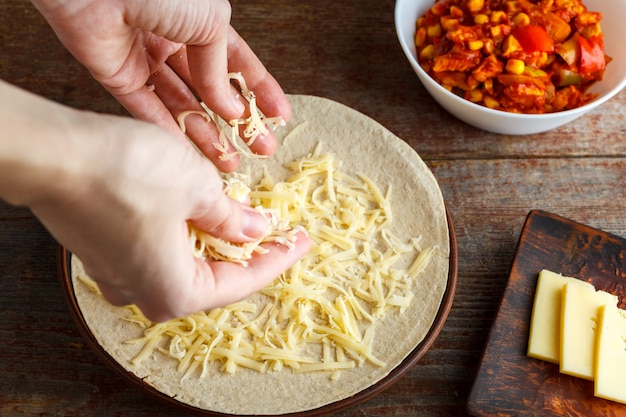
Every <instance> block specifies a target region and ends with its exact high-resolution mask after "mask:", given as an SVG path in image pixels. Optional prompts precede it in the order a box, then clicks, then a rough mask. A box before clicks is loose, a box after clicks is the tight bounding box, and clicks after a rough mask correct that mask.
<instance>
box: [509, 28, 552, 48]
mask: <svg viewBox="0 0 626 417" xmlns="http://www.w3.org/2000/svg"><path fill="white" fill-rule="evenodd" d="M512 33H513V36H514V37H515V39H517V41H518V42H519V43H520V45H521V46H522V48H523V49H524V52H528V53H533V52H552V51H554V42H553V41H552V38H551V37H550V35H548V32H547V31H546V30H545V29H544V28H543V27H541V26H536V25H526V26H519V27H517V28H515V29H513V32H512Z"/></svg>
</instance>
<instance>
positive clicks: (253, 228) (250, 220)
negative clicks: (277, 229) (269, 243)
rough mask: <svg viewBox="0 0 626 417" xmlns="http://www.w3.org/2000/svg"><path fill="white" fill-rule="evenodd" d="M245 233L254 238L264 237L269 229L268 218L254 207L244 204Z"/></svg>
mask: <svg viewBox="0 0 626 417" xmlns="http://www.w3.org/2000/svg"><path fill="white" fill-rule="evenodd" d="M242 226H243V234H244V235H246V236H247V237H249V238H252V239H258V238H260V237H263V235H264V234H265V231H266V230H267V219H266V218H265V216H263V215H262V214H261V213H259V212H258V211H256V210H255V209H253V208H252V207H247V206H244V210H243V225H242Z"/></svg>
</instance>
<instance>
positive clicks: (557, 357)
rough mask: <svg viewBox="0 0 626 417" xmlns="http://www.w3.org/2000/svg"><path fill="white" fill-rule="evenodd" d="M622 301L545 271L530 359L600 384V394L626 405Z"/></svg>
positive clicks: (625, 336) (597, 391)
mask: <svg viewBox="0 0 626 417" xmlns="http://www.w3.org/2000/svg"><path fill="white" fill-rule="evenodd" d="M618 301H619V300H618V297H617V296H616V295H613V294H610V293H608V292H604V291H596V289H595V287H594V286H593V285H592V284H590V283H588V282H585V281H582V280H580V279H577V278H572V277H566V276H563V275H561V274H557V273H554V272H550V271H547V270H543V271H541V272H540V274H539V279H538V282H537V289H536V293H535V300H534V305H533V311H532V317H531V323H530V334H529V340H528V356H530V357H532V358H536V359H541V360H544V361H548V362H552V363H556V364H558V365H559V370H560V372H562V373H564V374H568V375H572V376H575V377H579V378H583V379H587V380H592V381H594V395H595V396H597V397H600V398H605V399H608V400H612V401H617V402H620V403H626V386H625V385H624V384H623V383H622V381H621V379H622V375H624V374H626V310H622V309H620V308H618V307H617V305H618Z"/></svg>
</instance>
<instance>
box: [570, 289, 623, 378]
mask: <svg viewBox="0 0 626 417" xmlns="http://www.w3.org/2000/svg"><path fill="white" fill-rule="evenodd" d="M561 303H562V304H561V350H560V353H561V361H560V371H561V372H562V373H564V374H567V375H572V376H576V377H579V378H584V379H589V380H593V378H594V362H595V359H596V328H597V324H598V312H599V309H600V307H602V306H604V305H617V297H616V296H615V295H613V294H609V293H607V292H604V291H596V289H595V288H594V286H593V285H591V284H589V283H588V282H585V281H580V280H573V281H568V282H567V283H566V284H565V286H564V287H563V294H562V301H561Z"/></svg>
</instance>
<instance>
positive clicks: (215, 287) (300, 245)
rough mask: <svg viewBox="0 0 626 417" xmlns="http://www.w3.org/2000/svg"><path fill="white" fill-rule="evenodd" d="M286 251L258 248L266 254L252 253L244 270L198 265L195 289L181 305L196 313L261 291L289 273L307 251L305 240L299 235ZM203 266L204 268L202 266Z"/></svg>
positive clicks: (229, 264) (272, 246)
mask: <svg viewBox="0 0 626 417" xmlns="http://www.w3.org/2000/svg"><path fill="white" fill-rule="evenodd" d="M296 237H297V239H296V241H295V242H294V244H295V246H294V247H293V248H292V249H290V248H287V247H286V246H284V245H281V244H278V243H267V244H263V245H262V246H263V247H264V248H266V249H268V251H269V252H267V253H264V254H259V253H256V254H254V255H253V257H252V259H251V260H250V261H249V263H248V265H247V266H243V265H241V264H236V263H232V262H224V261H213V262H209V263H206V262H203V261H198V262H201V264H200V267H199V268H198V269H197V272H198V273H199V274H201V275H199V276H197V277H196V278H195V280H194V282H195V283H196V285H197V287H196V288H195V289H194V291H192V292H191V299H189V300H188V301H187V303H185V305H186V306H189V308H190V311H200V310H207V309H211V308H215V307H218V306H223V305H226V304H230V303H233V302H236V301H240V300H242V299H244V298H246V297H248V296H250V295H252V294H253V293H255V292H257V291H259V290H260V289H262V288H263V287H265V286H266V285H267V284H268V283H269V282H271V281H272V280H273V279H275V278H276V277H278V276H279V275H280V274H281V273H283V272H284V271H286V270H287V269H289V268H290V267H291V266H293V264H295V263H296V262H297V261H298V260H299V259H300V258H302V257H303V256H304V255H305V254H306V253H307V252H308V251H309V249H310V248H311V241H310V239H309V238H308V236H307V235H306V234H305V233H303V232H299V233H297V235H296ZM202 264H204V265H202Z"/></svg>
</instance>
